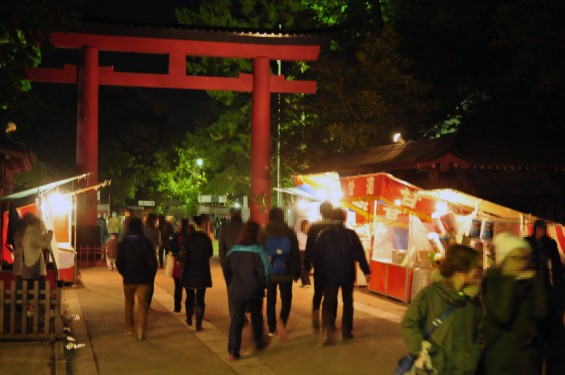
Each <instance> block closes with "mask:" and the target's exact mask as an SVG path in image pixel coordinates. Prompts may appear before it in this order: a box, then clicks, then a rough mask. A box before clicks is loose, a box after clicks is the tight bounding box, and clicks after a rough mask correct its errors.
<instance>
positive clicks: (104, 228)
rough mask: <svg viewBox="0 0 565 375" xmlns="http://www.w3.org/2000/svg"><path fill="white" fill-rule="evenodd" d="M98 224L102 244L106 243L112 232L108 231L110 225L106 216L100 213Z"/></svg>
mask: <svg viewBox="0 0 565 375" xmlns="http://www.w3.org/2000/svg"><path fill="white" fill-rule="evenodd" d="M104 215H105V214H104ZM97 224H98V229H99V230H100V244H104V243H106V242H107V241H108V240H109V239H110V234H109V233H108V225H107V224H106V217H105V216H102V215H99V216H98V219H97Z"/></svg>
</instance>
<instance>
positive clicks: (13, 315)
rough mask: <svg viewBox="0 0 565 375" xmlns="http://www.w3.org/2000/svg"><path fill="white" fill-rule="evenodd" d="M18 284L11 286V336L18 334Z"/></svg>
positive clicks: (13, 283) (14, 283) (13, 282)
mask: <svg viewBox="0 0 565 375" xmlns="http://www.w3.org/2000/svg"><path fill="white" fill-rule="evenodd" d="M16 298H17V296H16V282H15V281H12V285H11V286H10V335H14V334H15V333H16Z"/></svg>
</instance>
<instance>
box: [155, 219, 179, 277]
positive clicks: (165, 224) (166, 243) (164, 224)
mask: <svg viewBox="0 0 565 375" xmlns="http://www.w3.org/2000/svg"><path fill="white" fill-rule="evenodd" d="M158 227H159V249H158V250H157V252H158V254H159V266H160V267H161V268H163V267H165V254H167V252H168V251H170V250H171V246H172V239H173V236H174V234H175V230H174V228H173V224H171V222H169V221H168V220H167V218H166V217H165V216H164V215H159V224H158Z"/></svg>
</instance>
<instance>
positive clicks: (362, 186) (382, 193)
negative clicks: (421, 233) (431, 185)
mask: <svg viewBox="0 0 565 375" xmlns="http://www.w3.org/2000/svg"><path fill="white" fill-rule="evenodd" d="M341 189H342V192H343V202H344V204H345V205H346V207H347V208H349V209H351V210H352V211H354V212H356V213H358V214H360V215H361V216H363V217H365V218H366V219H372V218H373V215H375V214H378V213H379V212H377V210H384V211H385V216H387V217H391V218H393V219H394V218H395V216H397V215H398V214H399V213H406V212H410V213H413V214H415V215H417V216H419V217H421V218H422V219H424V220H427V221H430V220H431V215H432V213H433V212H434V210H435V203H436V202H435V200H434V199H432V198H430V197H426V196H424V195H422V194H421V193H420V192H421V191H422V190H421V189H420V188H419V187H417V186H414V185H411V184H409V183H408V182H406V181H402V180H400V179H398V178H396V177H394V176H392V175H390V174H388V173H375V174H367V175H360V176H351V177H342V178H341ZM369 202H376V203H377V206H376V207H375V206H371V205H370V204H369ZM378 203H382V204H384V206H382V207H379V206H378Z"/></svg>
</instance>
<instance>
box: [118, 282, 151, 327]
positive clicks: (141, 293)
mask: <svg viewBox="0 0 565 375" xmlns="http://www.w3.org/2000/svg"><path fill="white" fill-rule="evenodd" d="M149 288H150V285H147V284H126V285H124V296H125V299H126V329H127V330H128V331H133V328H134V327H135V324H134V319H133V307H134V305H135V296H137V304H138V306H137V334H138V336H139V335H141V336H143V335H145V330H146V328H147V309H148V308H149V304H148V297H149Z"/></svg>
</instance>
